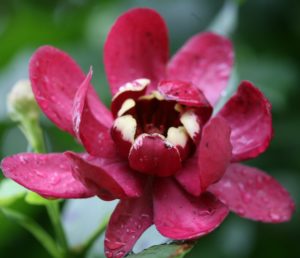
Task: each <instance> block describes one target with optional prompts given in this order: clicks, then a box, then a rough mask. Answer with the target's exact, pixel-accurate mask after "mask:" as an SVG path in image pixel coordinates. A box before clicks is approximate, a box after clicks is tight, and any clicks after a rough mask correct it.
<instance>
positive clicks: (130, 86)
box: [110, 79, 150, 117]
mask: <svg viewBox="0 0 300 258" xmlns="http://www.w3.org/2000/svg"><path fill="white" fill-rule="evenodd" d="M148 83H150V82H149V80H146V79H139V80H135V81H132V82H129V83H126V84H125V85H123V86H122V87H121V88H120V89H119V91H118V92H117V94H116V95H115V96H114V97H113V100H112V103H111V107H110V109H111V112H112V114H113V116H114V117H117V116H120V115H118V112H119V110H120V109H121V107H122V104H123V103H124V102H125V101H126V100H127V99H133V100H134V101H136V100H137V99H138V98H139V97H141V96H143V95H145V93H146V90H147V86H148Z"/></svg>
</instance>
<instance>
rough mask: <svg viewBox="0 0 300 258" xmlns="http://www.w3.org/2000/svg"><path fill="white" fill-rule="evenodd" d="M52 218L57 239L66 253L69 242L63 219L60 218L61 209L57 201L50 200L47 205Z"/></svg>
mask: <svg viewBox="0 0 300 258" xmlns="http://www.w3.org/2000/svg"><path fill="white" fill-rule="evenodd" d="M46 208H47V211H48V214H49V217H50V220H51V222H52V225H53V227H54V230H55V234H56V237H57V241H58V243H59V246H60V248H61V249H62V250H63V253H64V254H65V255H66V253H67V252H68V250H69V248H68V242H67V239H66V235H65V231H64V229H63V226H62V223H61V220H60V211H59V204H58V202H56V201H49V204H47V205H46Z"/></svg>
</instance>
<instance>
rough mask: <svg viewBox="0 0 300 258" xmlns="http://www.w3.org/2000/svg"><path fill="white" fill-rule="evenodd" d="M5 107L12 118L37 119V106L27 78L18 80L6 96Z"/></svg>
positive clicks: (15, 119)
mask: <svg viewBox="0 0 300 258" xmlns="http://www.w3.org/2000/svg"><path fill="white" fill-rule="evenodd" d="M7 109H8V113H9V115H10V117H11V119H12V120H14V121H20V120H23V119H30V120H31V119H37V118H38V115H39V107H38V105H37V103H36V101H35V98H34V95H33V92H32V89H31V84H30V81H29V80H20V81H18V82H17V83H16V84H15V85H14V86H13V88H12V90H11V91H10V93H9V94H8V96H7Z"/></svg>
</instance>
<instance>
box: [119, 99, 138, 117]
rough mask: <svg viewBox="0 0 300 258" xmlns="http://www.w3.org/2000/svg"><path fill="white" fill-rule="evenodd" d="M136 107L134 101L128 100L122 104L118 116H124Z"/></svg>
mask: <svg viewBox="0 0 300 258" xmlns="http://www.w3.org/2000/svg"><path fill="white" fill-rule="evenodd" d="M134 106H135V101H134V100H133V99H126V100H125V101H124V103H123V104H122V107H121V108H120V110H119V111H118V116H122V115H123V114H125V113H126V112H127V111H128V110H129V109H131V108H133V107H134Z"/></svg>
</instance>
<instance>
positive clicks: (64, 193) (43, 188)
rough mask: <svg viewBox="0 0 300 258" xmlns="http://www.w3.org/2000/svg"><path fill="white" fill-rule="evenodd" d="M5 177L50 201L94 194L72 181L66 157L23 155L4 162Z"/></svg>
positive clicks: (59, 155) (2, 166) (61, 155)
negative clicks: (51, 199) (50, 199)
mask: <svg viewBox="0 0 300 258" xmlns="http://www.w3.org/2000/svg"><path fill="white" fill-rule="evenodd" d="M1 168H2V170H3V173H4V175H5V176H6V177H8V178H11V179H13V180H14V181H16V182H17V183H19V184H21V185H23V186H24V187H26V188H28V189H29V190H31V191H34V192H36V193H38V194H40V195H42V196H44V197H49V198H50V197H51V198H86V197H91V196H93V195H95V194H94V192H93V191H92V190H90V189H89V188H86V187H85V186H84V185H83V184H82V183H81V182H80V181H79V180H77V179H76V178H74V177H73V173H72V168H71V164H70V162H69V160H68V159H67V158H66V157H65V156H64V155H63V154H56V153H51V154H33V153H20V154H17V155H13V156H10V157H7V158H5V159H4V160H2V163H1Z"/></svg>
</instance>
